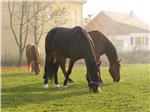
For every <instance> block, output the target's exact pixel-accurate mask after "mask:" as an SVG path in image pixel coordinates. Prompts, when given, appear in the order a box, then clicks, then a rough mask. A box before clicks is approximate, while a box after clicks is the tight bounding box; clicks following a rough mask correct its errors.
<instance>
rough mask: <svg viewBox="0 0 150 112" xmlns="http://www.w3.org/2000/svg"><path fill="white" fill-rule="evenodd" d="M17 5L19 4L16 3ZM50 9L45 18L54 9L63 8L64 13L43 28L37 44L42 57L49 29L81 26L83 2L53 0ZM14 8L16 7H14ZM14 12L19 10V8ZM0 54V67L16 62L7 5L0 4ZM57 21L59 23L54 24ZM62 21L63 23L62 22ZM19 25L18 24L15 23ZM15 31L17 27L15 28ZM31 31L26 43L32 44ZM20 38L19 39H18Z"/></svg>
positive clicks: (15, 50) (5, 3)
mask: <svg viewBox="0 0 150 112" xmlns="http://www.w3.org/2000/svg"><path fill="white" fill-rule="evenodd" d="M11 3H12V2H11ZM17 3H18V5H19V3H21V2H17ZM50 3H51V8H49V7H47V8H46V9H45V10H44V11H45V12H44V13H46V15H47V17H46V18H51V13H52V12H53V11H54V10H55V9H56V8H60V7H61V8H64V9H65V13H64V15H63V16H61V18H59V20H58V18H54V19H53V20H52V21H50V23H47V24H46V26H45V29H44V30H45V34H43V35H42V38H41V39H40V42H39V48H40V51H41V56H42V57H44V54H45V49H44V45H45V36H46V34H47V33H46V32H48V31H49V30H50V29H51V28H53V27H55V26H65V27H74V26H76V25H79V26H82V18H83V17H82V16H83V15H82V12H83V4H84V0H55V2H52V1H50ZM15 8H16V7H15ZM16 10H20V9H19V8H18V9H16ZM1 12H2V30H1V31H2V35H1V37H2V52H1V60H2V65H3V63H6V64H7V63H10V62H11V61H13V62H16V61H17V60H18V55H19V49H18V46H17V44H16V42H15V39H14V37H13V33H12V31H11V29H10V17H9V11H8V3H7V2H2V8H1ZM56 20H57V21H59V22H56ZM62 20H64V21H62ZM17 22H18V21H15V22H14V23H17ZM17 24H20V23H17ZM38 24H40V21H38ZM15 28H16V29H17V27H15ZM30 28H31V26H30ZM16 29H15V31H16V34H17V36H18V35H19V29H17V30H16ZM32 32H33V30H30V33H29V34H28V38H27V43H26V44H28V43H34V35H33V34H32ZM18 38H20V37H18ZM23 59H26V57H25V52H24V55H23Z"/></svg>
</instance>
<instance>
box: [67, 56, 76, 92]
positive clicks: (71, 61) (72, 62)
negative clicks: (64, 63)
mask: <svg viewBox="0 0 150 112" xmlns="http://www.w3.org/2000/svg"><path fill="white" fill-rule="evenodd" d="M74 63H75V60H72V59H70V63H69V68H68V71H67V73H66V77H65V80H64V89H66V88H67V82H68V79H69V75H70V74H71V72H72V68H73V65H74Z"/></svg>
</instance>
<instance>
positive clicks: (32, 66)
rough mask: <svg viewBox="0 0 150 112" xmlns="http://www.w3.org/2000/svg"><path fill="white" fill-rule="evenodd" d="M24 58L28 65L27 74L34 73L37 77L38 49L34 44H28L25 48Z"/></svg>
mask: <svg viewBox="0 0 150 112" xmlns="http://www.w3.org/2000/svg"><path fill="white" fill-rule="evenodd" d="M26 56H27V63H28V72H29V73H32V72H35V74H36V75H38V73H39V72H40V63H39V56H40V51H39V48H38V47H37V46H36V45H34V44H28V45H27V46H26Z"/></svg>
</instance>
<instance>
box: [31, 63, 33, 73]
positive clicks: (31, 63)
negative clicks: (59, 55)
mask: <svg viewBox="0 0 150 112" xmlns="http://www.w3.org/2000/svg"><path fill="white" fill-rule="evenodd" d="M31 73H32V74H34V62H32V63H31Z"/></svg>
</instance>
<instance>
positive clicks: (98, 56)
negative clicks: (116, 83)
mask: <svg viewBox="0 0 150 112" xmlns="http://www.w3.org/2000/svg"><path fill="white" fill-rule="evenodd" d="M96 63H97V64H98V70H99V73H100V74H99V79H100V83H101V84H103V80H102V78H101V72H100V71H101V68H100V65H101V61H100V55H98V54H96Z"/></svg>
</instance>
